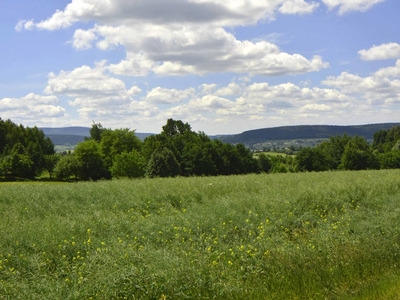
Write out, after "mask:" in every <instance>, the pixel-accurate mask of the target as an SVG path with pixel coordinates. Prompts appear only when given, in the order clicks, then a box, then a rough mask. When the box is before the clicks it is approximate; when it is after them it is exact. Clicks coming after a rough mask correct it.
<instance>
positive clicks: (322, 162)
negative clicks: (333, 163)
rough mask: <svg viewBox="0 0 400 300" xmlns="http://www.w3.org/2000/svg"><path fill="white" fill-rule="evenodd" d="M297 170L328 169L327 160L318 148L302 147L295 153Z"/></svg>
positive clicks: (316, 170) (317, 170) (318, 170)
mask: <svg viewBox="0 0 400 300" xmlns="http://www.w3.org/2000/svg"><path fill="white" fill-rule="evenodd" d="M296 161H297V169H298V170H299V171H303V172H304V171H308V172H311V171H315V172H321V171H326V170H328V169H329V167H328V160H327V158H326V156H325V155H324V152H323V151H322V150H321V149H320V148H303V149H301V150H300V151H299V152H298V153H297V155H296Z"/></svg>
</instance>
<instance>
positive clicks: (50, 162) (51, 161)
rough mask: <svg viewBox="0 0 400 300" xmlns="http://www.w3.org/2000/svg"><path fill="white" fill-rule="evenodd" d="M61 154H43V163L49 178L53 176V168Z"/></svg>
mask: <svg viewBox="0 0 400 300" xmlns="http://www.w3.org/2000/svg"><path fill="white" fill-rule="evenodd" d="M60 158H61V155H59V154H47V155H45V156H44V165H45V168H46V170H47V171H48V172H49V175H50V178H52V177H53V174H54V168H55V167H56V165H57V163H58V161H59V160H60Z"/></svg>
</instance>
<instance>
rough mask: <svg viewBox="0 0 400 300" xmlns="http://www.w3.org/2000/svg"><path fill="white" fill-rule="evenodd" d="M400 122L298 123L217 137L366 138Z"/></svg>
mask: <svg viewBox="0 0 400 300" xmlns="http://www.w3.org/2000/svg"><path fill="white" fill-rule="evenodd" d="M396 125H400V123H382V124H368V125H349V126H337V125H299V126H281V127H273V128H263V129H255V130H249V131H245V132H243V133H240V134H234V135H225V136H224V135H220V136H218V139H219V140H221V141H222V142H225V143H232V144H236V143H244V144H256V143H263V142H265V141H274V140H296V139H324V138H329V137H330V136H335V135H343V134H348V135H351V136H354V135H359V136H363V137H365V138H366V139H367V140H369V139H372V138H373V135H374V133H375V132H377V131H379V130H382V129H383V130H388V129H390V128H392V127H393V126H396Z"/></svg>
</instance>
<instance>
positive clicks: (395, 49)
mask: <svg viewBox="0 0 400 300" xmlns="http://www.w3.org/2000/svg"><path fill="white" fill-rule="evenodd" d="M358 54H359V55H360V57H361V59H362V60H383V59H390V58H400V44H398V43H389V44H382V45H379V46H375V45H374V46H373V47H371V48H370V49H363V50H360V51H358Z"/></svg>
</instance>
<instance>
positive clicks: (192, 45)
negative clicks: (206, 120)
mask: <svg viewBox="0 0 400 300" xmlns="http://www.w3.org/2000/svg"><path fill="white" fill-rule="evenodd" d="M316 7H318V4H317V3H315V2H307V1H305V0H268V1H266V0H257V1H254V0H235V1H217V0H168V1H167V0H157V1H156V0H147V1H137V0H136V1H128V0H116V1H106V0H74V1H72V2H71V3H70V4H68V5H67V6H66V8H65V9H64V10H63V11H57V12H56V13H54V14H53V16H51V17H50V18H48V19H47V20H44V21H41V22H38V23H34V22H32V21H28V22H24V21H21V22H19V23H18V24H17V26H16V29H17V30H21V29H23V28H25V29H35V28H36V29H46V30H56V29H61V28H65V27H69V26H71V25H72V24H74V23H77V22H86V21H89V20H90V21H94V22H96V23H95V25H94V26H93V28H90V29H86V30H84V29H77V30H76V31H75V34H74V36H73V39H72V41H71V43H72V45H73V46H74V47H75V48H76V49H78V50H84V49H88V48H91V47H92V46H93V43H96V46H97V47H98V48H99V49H101V50H107V49H112V48H114V47H117V46H123V47H125V49H126V52H127V55H126V59H124V60H122V61H121V62H120V63H117V64H112V65H110V66H109V67H108V70H109V71H110V72H112V73H114V74H116V75H124V76H146V75H148V74H149V73H150V72H153V73H155V74H158V75H178V76H181V75H186V74H198V75H204V74H207V73H222V72H234V73H241V74H250V75H265V76H269V75H282V74H299V73H307V72H313V71H319V70H321V69H323V68H327V67H328V66H329V64H328V63H326V62H324V61H323V60H322V58H321V57H320V56H314V57H311V58H306V57H304V56H302V55H300V54H289V53H285V52H282V51H281V50H280V49H279V48H278V47H277V46H276V45H274V44H272V43H268V42H266V41H255V42H252V41H247V40H243V41H242V40H238V39H236V37H235V36H234V35H233V34H231V33H228V32H227V31H226V30H225V27H226V26H229V27H233V26H244V25H249V24H255V23H257V22H260V21H262V20H265V19H273V18H274V15H275V12H276V11H279V12H281V13H285V14H304V13H310V12H312V11H313V10H314V9H315V8H316Z"/></svg>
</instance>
